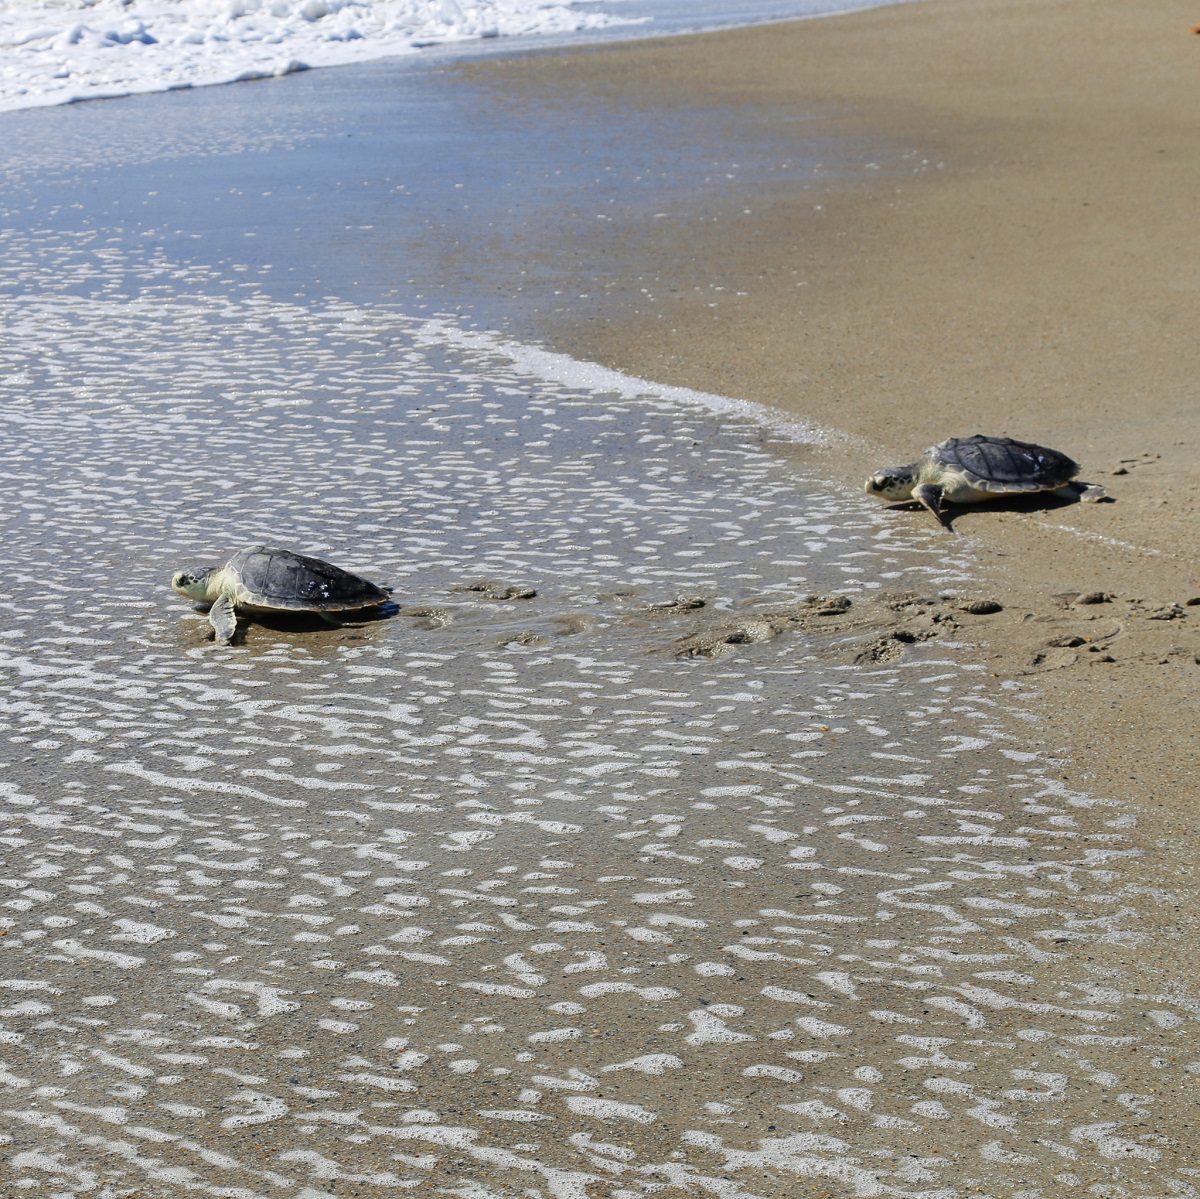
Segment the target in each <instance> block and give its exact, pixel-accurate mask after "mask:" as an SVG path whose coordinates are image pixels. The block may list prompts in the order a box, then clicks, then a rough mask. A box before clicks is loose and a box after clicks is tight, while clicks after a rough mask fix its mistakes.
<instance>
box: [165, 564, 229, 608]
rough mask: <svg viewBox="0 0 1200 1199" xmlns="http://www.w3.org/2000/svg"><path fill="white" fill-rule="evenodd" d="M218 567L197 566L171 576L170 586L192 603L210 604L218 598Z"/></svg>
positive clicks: (219, 570) (219, 571)
mask: <svg viewBox="0 0 1200 1199" xmlns="http://www.w3.org/2000/svg"><path fill="white" fill-rule="evenodd" d="M220 573H221V568H220V567H219V566H197V567H194V568H193V569H192V570H181V571H179V572H178V573H177V574H174V575H172V576H171V586H172V587H173V588H174V589H175V590H176V591H178V592H179V594H180V595H185V596H187V598H188V599H190V600H191V601H192V602H193V603H197V604H211V603H214V602H215V601H216V600H217V599H219V598H220V579H219V578H218V576H219V575H220Z"/></svg>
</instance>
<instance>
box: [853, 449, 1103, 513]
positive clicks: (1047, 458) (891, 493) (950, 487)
mask: <svg viewBox="0 0 1200 1199" xmlns="http://www.w3.org/2000/svg"><path fill="white" fill-rule="evenodd" d="M1077 474H1079V464H1078V463H1077V462H1075V461H1074V460H1073V459H1071V458H1068V457H1067V455H1066V454H1063V453H1060V452H1059V451H1058V450H1052V449H1049V448H1047V447H1046V446H1044V445H1034V444H1032V443H1031V442H1028V441H1014V440H1013V439H1012V438H1011V437H986V436H985V435H984V434H982V433H976V434H975V436H974V437H951V438H949V439H948V440H946V441H943V442H941V443H940V444H939V445H934V446H930V447H929V449H927V450H926V451H925V453H924V455H923V456H922V457H921V458H919V459H917V461H916V462H910V463H909V464H908V465H907V466H888V467H885V468H884V469H883V470H879V471H876V472H875V474H873V475H872V476H871V477H870V478H869V479H868V480H867V484H866V491H867V494H868V495H873V496H875V497H876V498H878V499H881V500H886V501H887V502H888V503H899V502H901V501H904V500H916V501H917V502H918V503H920V504H924V505H925V507H926V508H928V509H929V511H930V512H932V513H933V514H934V516H936V517H937V518H938V520H939V521H940V522H941V524H942V527H943V528H944V529H947V530H950V531H951V532H952V531H953V530H951V529H950V517H949V516H948V515H947V513H946V512H945V511H944V510H943V505H944V504H978V503H982V502H983V501H985V500H995V499H1000V498H1001V497H1002V496H1006V495H1008V496H1011V495H1021V494H1025V493H1028V492H1034V491H1056V492H1060V493H1062V494H1063V495H1064V496H1065V495H1068V494H1070V495H1071V496H1073V497H1077V498H1079V499H1081V500H1100V499H1103V498H1104V489H1103V488H1102V487H1095V486H1088V485H1086V484H1083V483H1074V482H1072V480H1073V479H1074V478H1075V476H1076V475H1077Z"/></svg>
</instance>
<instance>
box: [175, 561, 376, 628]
mask: <svg viewBox="0 0 1200 1199" xmlns="http://www.w3.org/2000/svg"><path fill="white" fill-rule="evenodd" d="M171 586H172V587H173V588H174V589H175V590H176V591H178V592H179V594H180V595H184V596H187V598H188V599H190V600H192V601H194V602H195V603H197V604H209V605H211V606H210V607H209V610H208V620H209V623H210V624H211V625H212V627H213V631H214V633H215V634H216V639H217V640H218V641H220V642H222V643H223V644H225V645H229V644H230V643H231V642H232V641H233V639H234V637H235V636H236V635H237V630H238V620H239V618H240V617H241V616H242V615H244V614H252V613H254V612H310V613H312V614H313V615H315V616H319V617H321V618H322V619H323V620H326V621H328V622H329V623H331V624H337V623H338V621H337V618H336V616H335V615H334V614H335V613H339V612H352V611H359V610H361V609H364V608H376V607H378V606H379V605H380V604H383V603H386V602H387V600H388V592H387V591H386V590H384V588H382V587H377V586H376V585H375V584H374V583H370V582H368V581H367V580H366V579H361V578H359V577H358V575H352V574H351V573H350V572H349V571H346V570H342V569H341V567H339V566H334V565H332V564H331V563H329V562H322V561H321V559H320V558H308V557H306V556H305V555H304V554H297V553H296V552H295V551H293V550H283V549H269V548H268V547H266V546H263V545H252V546H250V547H249V548H248V549H244V550H238V552H237V553H236V554H234V555H233V557H232V558H230V559H229V561H228V562H226V563H225V565H224V566H200V567H197V568H195V569H193V570H181V571H180V572H179V573H178V574H176V575H175V576H174V577H173V578H172V579H171Z"/></svg>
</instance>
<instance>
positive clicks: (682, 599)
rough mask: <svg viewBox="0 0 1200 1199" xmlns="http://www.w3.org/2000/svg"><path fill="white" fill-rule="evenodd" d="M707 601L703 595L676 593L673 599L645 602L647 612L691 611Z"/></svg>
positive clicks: (701, 606) (702, 605)
mask: <svg viewBox="0 0 1200 1199" xmlns="http://www.w3.org/2000/svg"><path fill="white" fill-rule="evenodd" d="M707 603H708V600H706V599H705V598H704V597H703V596H699V595H677V596H676V597H675V598H674V599H673V600H663V601H660V602H659V603H653V604H647V605H646V611H647V612H692V611H695V609H697V608H703V607H704V606H705V605H706V604H707Z"/></svg>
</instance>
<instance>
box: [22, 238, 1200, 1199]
mask: <svg viewBox="0 0 1200 1199" xmlns="http://www.w3.org/2000/svg"><path fill="white" fill-rule="evenodd" d="M94 248H95V247H94V246H92V245H91V244H90V243H89V242H88V241H87V239H86V238H81V239H80V241H78V242H72V241H71V240H70V239H67V238H61V239H59V240H53V239H51V238H50V237H49V235H46V236H45V237H44V238H43V239H42V240H41V241H39V240H38V239H37V238H36V237H32V238H25V237H23V236H21V235H17V234H12V233H8V234H2V235H0V251H2V252H0V275H3V276H4V277H5V278H10V277H11V278H12V279H16V278H18V277H19V278H20V281H21V287H20V298H19V299H18V300H13V299H9V298H0V318H2V324H0V327H3V328H4V329H5V330H6V333H5V337H4V340H3V341H2V342H0V387H2V388H3V391H4V396H3V403H2V404H0V422H2V423H3V425H4V427H5V430H6V432H7V434H8V436H7V437H6V438H5V439H4V442H3V448H0V467H2V469H3V473H4V478H5V484H4V487H5V498H6V505H5V510H6V529H5V543H6V553H7V557H8V561H9V568H8V570H7V573H6V583H7V587H6V591H5V594H4V596H3V597H2V599H0V603H2V604H3V606H4V612H5V622H4V628H3V629H2V630H0V668H2V669H3V670H4V672H5V676H6V686H5V689H4V695H3V698H2V700H0V745H2V747H3V751H4V752H3V761H4V764H5V765H4V770H5V773H4V776H3V784H2V786H0V863H2V864H0V931H2V932H3V934H4V935H3V936H2V937H0V1113H2V1114H0V1158H2V1160H0V1179H2V1180H3V1182H4V1184H5V1186H6V1187H7V1188H8V1189H10V1190H13V1191H14V1192H17V1191H19V1193H22V1194H25V1193H29V1194H32V1195H47V1196H49V1195H106V1194H121V1193H136V1194H139V1195H144V1196H168V1195H172V1194H178V1193H180V1192H181V1191H184V1190H186V1191H188V1192H194V1193H197V1194H202V1195H212V1196H214V1197H215V1196H228V1195H234V1194H236V1195H239V1196H252V1197H253V1196H268V1195H286V1196H295V1197H296V1199H300V1197H303V1199H320V1197H326V1196H330V1197H332V1196H340V1195H343V1194H347V1193H351V1192H354V1193H362V1194H365V1195H369V1194H379V1195H386V1194H392V1193H395V1192H401V1193H405V1192H409V1191H411V1192H413V1193H418V1192H419V1193H425V1194H433V1195H457V1196H463V1195H472V1196H476V1197H480V1199H482V1197H484V1196H488V1197H490V1196H496V1197H504V1199H508V1197H509V1196H514V1195H517V1194H520V1195H522V1196H527V1197H529V1199H542V1197H545V1199H550V1197H553V1199H585V1197H586V1199H598V1197H599V1196H605V1197H607V1199H633V1197H639V1196H649V1195H712V1196H719V1197H721V1199H734V1197H737V1199H777V1197H778V1196H780V1195H783V1194H794V1193H796V1187H797V1186H798V1185H800V1184H801V1183H802V1182H803V1184H804V1185H817V1186H820V1187H822V1188H824V1191H825V1193H828V1194H839V1195H842V1194H844V1195H847V1196H850V1195H860V1196H868V1195H901V1196H914V1197H916V1196H921V1197H924V1199H934V1197H937V1199H943V1197H949V1196H958V1195H966V1194H971V1193H973V1191H978V1192H980V1193H984V1194H989V1193H990V1194H994V1195H1001V1194H1004V1195H1010V1194H1017V1193H1020V1194H1022V1195H1024V1196H1026V1197H1027V1199H1035V1197H1036V1199H1057V1197H1058V1196H1060V1195H1062V1194H1064V1193H1069V1192H1070V1191H1072V1190H1075V1189H1079V1190H1081V1191H1082V1192H1083V1193H1088V1192H1087V1190H1086V1189H1085V1188H1088V1187H1091V1186H1092V1184H1093V1183H1099V1184H1103V1186H1104V1188H1105V1189H1104V1191H1103V1192H1100V1191H1095V1190H1093V1191H1092V1192H1091V1193H1095V1194H1099V1193H1104V1194H1105V1195H1113V1196H1115V1195H1130V1196H1134V1195H1150V1194H1165V1193H1170V1194H1173V1195H1181V1196H1182V1195H1187V1194H1193V1193H1195V1187H1196V1185H1197V1184H1198V1183H1200V1179H1197V1177H1196V1170H1195V1166H1194V1163H1192V1162H1191V1161H1190V1160H1189V1155H1190V1145H1189V1143H1188V1142H1187V1141H1186V1139H1183V1138H1181V1137H1176V1136H1175V1133H1174V1130H1172V1129H1170V1128H1164V1127H1161V1126H1159V1124H1158V1123H1157V1122H1156V1118H1155V1117H1156V1113H1157V1109H1158V1102H1159V1101H1158V1099H1157V1097H1156V1094H1155V1087H1154V1086H1152V1085H1150V1084H1151V1083H1154V1084H1156V1085H1157V1089H1164V1088H1167V1087H1179V1086H1183V1085H1186V1082H1187V1079H1188V1077H1189V1076H1190V1074H1192V1073H1195V1072H1196V1071H1197V1070H1200V1064H1198V1063H1197V1062H1196V1061H1195V1054H1194V1053H1193V1051H1192V1049H1191V1046H1192V1044H1193V1037H1192V1031H1191V1030H1192V1028H1193V1025H1194V1018H1195V1005H1194V1003H1192V1001H1191V1000H1189V999H1188V998H1187V997H1182V996H1175V995H1148V994H1145V993H1141V992H1139V991H1138V990H1137V989H1136V988H1135V987H1134V986H1133V985H1132V984H1131V983H1130V982H1129V980H1128V979H1127V978H1126V977H1125V975H1124V974H1123V973H1122V972H1121V971H1120V970H1118V969H1113V968H1111V967H1109V966H1101V965H1095V966H1093V965H1092V964H1091V963H1090V962H1089V958H1090V957H1093V956H1094V957H1096V959H1097V961H1100V960H1101V959H1102V958H1103V955H1104V954H1106V953H1108V954H1110V955H1111V953H1112V951H1113V950H1114V949H1116V950H1119V951H1122V952H1124V953H1125V954H1127V955H1128V956H1133V955H1136V954H1138V953H1145V952H1147V951H1148V946H1147V942H1146V940H1145V935H1144V933H1143V931H1142V927H1143V919H1142V916H1143V914H1144V913H1145V912H1146V911H1147V910H1148V909H1149V908H1151V907H1152V906H1154V905H1156V904H1159V903H1169V902H1170V896H1169V895H1166V894H1158V895H1156V894H1148V893H1146V892H1145V891H1144V890H1139V889H1137V888H1134V887H1132V886H1130V885H1128V881H1127V878H1126V876H1125V874H1124V873H1123V871H1124V869H1125V865H1126V863H1127V861H1128V860H1129V859H1130V858H1131V857H1132V856H1133V855H1134V854H1136V841H1135V839H1134V838H1135V835H1136V828H1135V826H1134V822H1133V820H1132V817H1131V814H1130V813H1129V812H1128V811H1126V810H1125V809H1123V808H1121V807H1118V806H1115V805H1112V806H1110V805H1106V804H1102V803H1099V802H1097V801H1095V800H1093V799H1091V798H1089V797H1087V796H1084V795H1079V794H1075V793H1072V792H1070V791H1068V790H1066V789H1065V788H1064V787H1063V786H1062V785H1061V783H1059V782H1058V780H1057V779H1056V777H1055V774H1054V771H1053V769H1052V764H1050V763H1046V762H1043V761H1042V760H1041V759H1039V758H1038V757H1037V756H1036V755H1034V754H1032V753H1031V752H1029V751H1028V748H1027V745H1026V744H1025V742H1024V740H1023V735H1022V726H1023V720H1022V716H1023V715H1024V713H1022V711H1021V709H1020V707H1019V700H1018V697H1017V696H1016V695H1015V694H1013V693H1008V692H1005V691H1003V690H998V689H997V688H996V686H995V685H994V683H993V682H992V681H991V680H989V679H988V678H987V677H986V676H985V674H984V673H983V672H982V671H980V670H979V669H978V668H977V667H975V666H974V665H973V664H972V663H971V662H970V661H969V660H968V659H967V658H966V657H965V656H964V655H962V654H960V653H959V651H957V650H956V649H955V647H954V646H953V645H949V644H947V643H946V642H942V643H939V644H937V645H914V646H912V647H911V648H910V650H909V651H908V652H906V653H905V654H904V655H903V656H900V657H898V658H896V659H894V660H890V661H888V662H887V663H879V664H875V665H871V666H868V667H852V666H850V665H847V664H846V661H847V654H848V653H849V652H850V651H851V650H852V649H853V646H852V645H851V644H849V642H850V640H852V639H851V638H850V635H849V634H848V633H845V632H840V633H839V632H836V631H832V632H821V631H819V629H818V628H817V627H816V626H813V627H808V626H804V627H798V628H796V629H793V630H791V631H787V630H785V631H783V632H781V633H780V635H778V636H775V637H774V638H772V639H770V640H763V641H753V640H747V641H744V642H740V643H737V644H736V645H734V646H733V651H734V652H730V653H727V654H725V655H724V656H721V657H718V658H697V659H687V660H683V661H681V660H679V659H677V658H676V657H675V656H674V653H673V646H674V643H675V641H676V639H677V638H679V637H681V636H685V635H687V634H689V633H691V632H693V630H694V629H695V627H696V623H695V622H702V621H704V620H707V619H715V620H718V621H720V620H723V619H725V618H726V617H731V616H733V615H736V614H738V613H742V612H744V611H745V610H746V609H747V608H753V607H754V606H755V605H760V606H771V605H774V606H776V607H778V606H781V605H785V604H787V603H793V602H795V601H796V600H797V599H798V597H799V596H801V595H803V594H807V593H817V594H829V593H843V594H844V593H854V594H855V595H866V594H871V593H874V592H882V591H883V590H884V589H887V588H895V589H903V588H917V589H923V590H925V591H930V590H932V591H935V592H936V591H937V590H938V589H939V588H943V587H947V586H952V585H954V584H956V583H959V582H961V581H962V579H963V577H964V575H963V571H964V569H965V564H964V562H963V560H961V559H956V558H947V557H945V556H944V555H946V554H947V552H948V551H946V550H945V548H944V546H943V544H942V542H941V539H940V537H939V536H938V535H937V534H936V533H935V532H933V531H932V530H928V531H927V530H919V531H915V532H913V533H908V532H905V531H902V530H901V531H896V530H890V529H889V528H888V527H887V524H886V522H885V521H884V520H883V519H882V518H881V517H879V516H877V515H876V514H875V513H874V512H873V511H872V510H871V509H869V508H868V507H867V506H866V502H865V501H858V500H853V501H847V500H844V499H843V498H842V497H839V496H830V495H828V494H825V493H824V491H823V490H822V489H820V488H819V486H817V485H816V484H815V483H814V482H813V481H812V480H809V479H807V478H806V477H805V476H804V475H803V473H802V472H801V473H797V470H796V468H795V467H794V466H792V465H790V464H788V463H787V462H786V461H785V460H784V459H783V458H782V457H781V455H780V453H779V448H780V447H779V444H778V443H777V442H773V441H772V436H771V434H770V433H769V432H766V433H765V432H764V430H763V429H762V427H761V426H759V425H757V424H756V423H755V422H754V421H753V419H752V417H751V416H750V415H739V414H737V413H731V412H726V413H722V414H719V415H717V414H714V413H711V412H709V411H706V410H705V409H704V408H703V407H702V406H699V405H697V404H681V403H679V402H678V400H677V398H676V399H673V398H672V397H671V396H670V395H667V394H663V393H659V392H656V391H655V390H654V389H653V388H651V387H649V386H648V385H647V386H646V387H645V389H644V391H642V392H641V393H640V394H639V393H636V389H632V390H621V391H614V390H609V391H606V392H601V391H594V390H590V389H589V388H588V387H586V386H584V385H583V384H582V383H581V382H573V381H571V380H567V379H563V378H552V379H547V378H545V377H543V376H542V375H539V373H538V371H537V370H536V369H534V366H533V360H532V359H530V360H526V361H525V362H522V361H520V360H518V358H517V357H516V356H515V355H513V354H512V353H508V352H501V350H502V348H501V347H498V346H497V345H496V344H495V343H488V342H478V341H471V339H470V338H468V337H466V336H465V335H464V336H463V337H457V336H453V335H451V333H450V331H449V330H448V329H447V327H446V326H443V328H444V329H447V331H446V334H445V336H440V335H439V336H435V335H434V330H435V326H434V325H433V324H431V322H429V321H428V320H426V319H420V320H417V319H411V318H409V317H406V316H405V315H404V314H403V313H398V312H391V311H385V310H374V311H370V312H367V311H363V310H360V309H357V308H355V307H353V306H351V305H348V304H344V303H337V302H333V301H330V302H328V303H326V304H325V305H323V306H314V307H303V306H298V305H297V306H289V305H285V304H282V303H279V302H278V301H274V300H271V299H269V298H268V297H266V296H264V295H263V294H261V293H260V292H258V291H257V290H256V289H255V288H254V286H253V285H250V286H241V284H243V283H245V282H246V281H245V280H244V279H240V278H238V277H233V278H228V279H227V278H223V277H220V276H219V275H217V274H215V273H213V272H205V271H200V270H189V269H184V268H182V267H176V266H173V265H172V264H169V263H165V262H161V261H155V260H152V259H151V260H147V261H146V262H145V263H144V264H140V265H137V266H136V267H135V268H132V269H135V270H137V271H139V272H141V277H140V278H139V280H138V288H137V292H138V294H136V295H127V294H125V293H124V292H123V291H122V289H121V287H120V286H119V284H118V283H116V282H115V281H114V280H113V279H112V278H110V277H109V275H108V274H106V269H105V268H102V267H101V266H99V265H98V264H97V260H96V259H95V258H94V257H93V256H92V251H93V249H94ZM67 281H69V283H68V282H67ZM9 294H10V293H9V292H4V293H2V295H3V296H4V297H7V296H8V295H9ZM35 444H36V445H37V446H38V448H39V456H38V457H37V459H36V460H35V459H34V457H33V456H31V455H30V454H29V453H28V451H27V447H28V446H30V445H35ZM257 541H268V542H271V541H278V542H282V543H285V544H292V545H296V546H298V547H300V548H303V549H305V550H307V551H309V552H314V553H320V554H322V555H328V556H330V557H333V558H335V560H338V561H341V562H345V563H346V564H347V565H348V566H351V567H353V568H355V569H358V570H361V571H363V572H364V573H367V574H369V575H370V576H371V577H375V578H378V579H380V580H381V581H384V582H389V583H392V584H393V585H395V587H396V588H397V597H398V598H399V599H401V600H402V601H403V602H404V603H405V604H412V605H413V606H414V607H416V608H421V609H429V610H437V611H439V612H442V613H444V614H445V617H446V618H445V620H443V621H441V622H439V623H436V624H434V625H433V627H428V626H426V625H423V624H422V623H421V622H420V620H419V619H418V618H416V617H411V616H405V615H404V614H403V613H402V614H401V615H399V616H397V617H396V618H394V619H392V620H390V621H384V622H376V623H372V624H364V625H362V626H361V627H356V628H347V629H343V630H320V631H311V630H300V631H298V630H296V629H295V628H290V627H278V628H277V627H273V626H268V625H257V626H255V627H254V628H253V629H252V631H251V635H250V636H249V637H248V639H247V644H246V645H245V646H244V647H242V648H239V649H235V650H232V651H225V650H223V649H219V648H216V647H213V646H211V645H210V644H208V643H207V642H205V641H204V640H203V639H202V630H203V628H204V620H203V618H202V617H201V616H199V615H197V614H192V613H190V612H188V610H187V608H186V606H185V605H182V604H181V602H180V601H179V600H178V599H177V597H174V596H172V595H171V594H170V593H169V589H168V587H167V581H168V579H169V577H170V575H171V573H172V571H173V570H174V569H176V568H177V567H178V566H179V565H181V564H183V563H186V562H188V561H191V560H192V559H193V558H195V557H196V555H197V553H199V554H200V556H201V557H203V556H204V554H206V553H211V554H213V555H217V554H219V553H220V552H222V551H228V550H229V549H230V548H232V547H236V546H238V545H240V544H247V543H253V542H257ZM953 552H954V553H959V552H961V551H960V550H959V549H957V548H956V549H955V550H954V551H953ZM484 577H486V578H488V579H495V580H502V581H503V580H506V581H508V582H509V583H511V584H512V586H514V587H515V588H516V590H515V591H513V592H509V591H507V590H506V589H505V588H504V587H497V588H495V589H494V594H495V595H498V596H501V597H502V598H491V597H490V596H489V594H487V593H486V592H485V591H471V590H456V588H459V587H460V586H461V585H462V584H464V582H466V581H468V580H477V579H480V578H484ZM531 588H532V589H533V590H535V591H536V592H537V594H536V595H528V594H524V592H526V591H528V590H529V589H531ZM681 596H683V597H688V596H700V597H702V598H703V604H704V606H703V607H696V606H694V605H693V604H692V603H691V601H690V600H686V599H685V600H679V601H677V600H675V599H674V598H673V597H681ZM710 614H711V615H710ZM585 618H586V619H585ZM1148 1080H1149V1081H1148ZM1147 1169H1153V1171H1154V1172H1155V1174H1154V1178H1155V1181H1154V1182H1153V1183H1147V1182H1146V1178H1147V1177H1148V1175H1147V1174H1146V1173H1145V1171H1146V1170H1147ZM1151 1187H1153V1189H1150V1188H1151Z"/></svg>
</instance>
